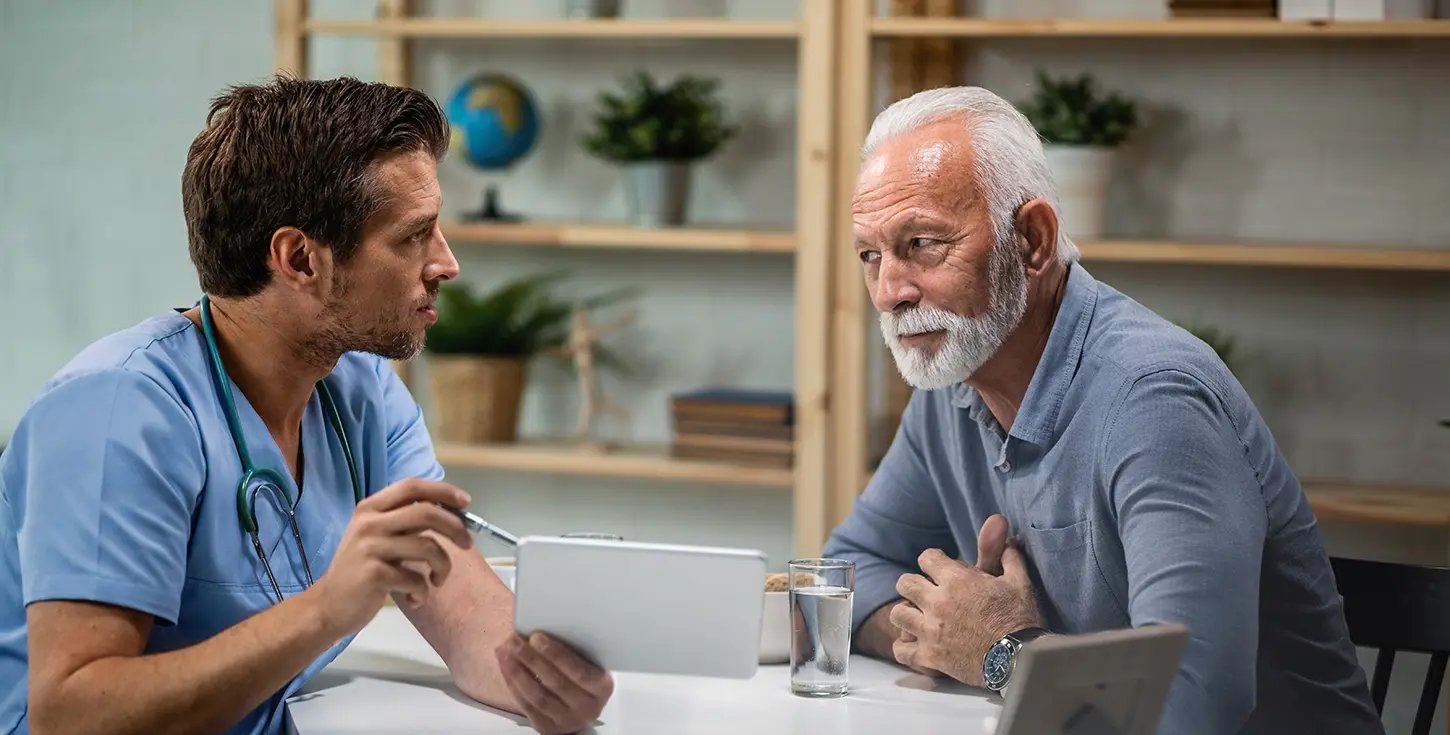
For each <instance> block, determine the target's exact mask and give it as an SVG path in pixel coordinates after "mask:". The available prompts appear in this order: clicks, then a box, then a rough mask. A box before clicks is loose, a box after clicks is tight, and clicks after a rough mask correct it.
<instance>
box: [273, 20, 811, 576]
mask: <svg viewBox="0 0 1450 735" xmlns="http://www.w3.org/2000/svg"><path fill="white" fill-rule="evenodd" d="M273 2H274V6H275V12H276V16H275V17H276V23H275V32H276V67H277V69H278V70H282V71H288V72H291V73H293V74H296V75H298V76H303V77H305V76H307V67H308V41H309V39H311V38H312V37H315V36H319V35H333V36H336V35H351V36H368V37H373V38H376V39H377V40H378V47H379V55H378V79H379V80H381V81H384V82H387V83H390V84H400V85H406V84H410V83H413V81H414V80H413V74H412V69H411V64H410V59H411V53H410V52H411V50H412V45H413V44H415V43H420V42H427V41H429V40H434V39H473V40H506V39H517V40H520V41H548V40H560V39H569V40H573V39H599V40H601V41H619V42H622V43H628V42H633V41H640V40H674V41H682V42H691V43H694V42H712V43H713V42H751V43H755V42H772V43H779V42H784V43H790V44H794V45H795V48H796V77H797V84H798V103H797V116H796V121H795V132H796V166H795V169H796V179H795V187H796V191H798V192H810V193H811V195H810V196H798V197H796V211H795V223H794V227H792V228H790V229H749V228H725V227H720V228H708V227H684V228H665V229H653V230H647V229H640V228H634V227H629V226H624V225H610V224H594V223H546V222H520V223H508V224H502V223H487V224H485V223H465V222H452V223H445V224H444V225H443V231H444V235H445V236H446V237H448V238H449V239H450V240H452V241H453V242H454V243H455V244H457V245H498V246H511V245H512V246H546V247H568V248H616V249H642V250H650V249H654V250H677V251H686V252H739V253H767V254H780V255H785V256H790V257H793V260H794V265H795V267H794V276H795V302H796V306H795V314H794V326H795V338H796V342H795V367H794V373H795V375H794V380H793V383H794V385H793V390H794V394H795V421H796V423H795V436H796V453H795V467H794V469H791V470H781V469H763V468H757V467H748V466H741V465H732V464H720V463H712V462H702V461H695V460H682V459H676V458H673V457H670V456H669V455H668V450H667V449H666V448H665V447H662V446H648V445H643V446H639V445H637V446H626V447H622V448H620V449H619V450H617V451H611V452H606V453H599V452H591V451H589V450H586V449H581V448H579V447H577V446H570V445H567V444H564V443H551V442H523V443H518V444H510V445H484V446H459V445H452V444H447V443H440V444H438V445H437V452H438V457H439V460H440V461H442V462H443V463H444V464H445V465H453V466H460V467H479V468H487V469H495V470H508V471H521V472H548V473H554V474H563V475H586V476H595V477H624V478H634V479H649V480H660V481H673V482H691V483H708V484H717V485H736V486H758V487H776V488H782V489H788V490H789V491H790V492H791V503H792V510H793V530H794V537H795V538H794V545H795V548H796V550H797V551H798V552H799V554H800V555H802V556H810V555H815V554H818V553H819V552H820V548H821V545H822V544H823V543H824V542H825V539H826V536H827V534H829V532H830V530H831V528H832V525H831V519H832V517H833V513H832V512H831V511H830V510H829V509H828V507H827V503H828V502H829V492H828V490H829V488H830V487H831V482H832V481H831V478H832V477H833V466H834V465H833V463H832V462H831V461H828V455H829V449H830V444H829V443H830V437H831V435H832V431H833V427H834V421H833V420H832V418H831V401H830V400H829V389H830V379H831V374H830V370H829V364H830V362H829V360H830V346H831V343H830V337H829V328H830V322H831V314H832V312H831V303H830V299H831V293H832V286H831V277H832V270H831V253H832V250H833V248H832V244H833V242H834V240H833V226H834V222H835V209H834V202H835V199H834V196H833V194H834V190H835V189H834V187H835V184H836V178H835V176H834V159H833V158H832V156H833V155H834V152H835V151H836V145H835V140H836V139H835V124H834V123H835V119H834V114H835V81H834V80H835V74H834V71H835V65H836V39H837V29H836V22H837V14H838V12H839V9H840V5H839V4H838V2H837V0H801V3H800V8H801V12H800V16H799V17H798V18H796V19H792V20H781V21H777V20H745V19H741V20H734V19H718V20H717V19H660V20H634V19H628V18H621V19H612V20H567V19H559V20H540V21H509V20H490V19H486V18H438V17H417V16H415V15H414V14H413V10H414V6H413V3H412V2H410V0H377V5H376V7H377V14H376V17H375V18H373V19H369V20H329V19H320V18H312V17H310V16H309V13H308V2H307V0H273Z"/></svg>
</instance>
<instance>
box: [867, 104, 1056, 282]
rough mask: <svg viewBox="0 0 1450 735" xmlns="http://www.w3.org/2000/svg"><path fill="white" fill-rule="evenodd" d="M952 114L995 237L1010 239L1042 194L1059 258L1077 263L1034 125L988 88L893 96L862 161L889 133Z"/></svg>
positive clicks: (873, 126) (874, 126)
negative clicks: (1020, 215) (1053, 219)
mask: <svg viewBox="0 0 1450 735" xmlns="http://www.w3.org/2000/svg"><path fill="white" fill-rule="evenodd" d="M953 118H955V119H959V120H960V121H961V122H962V124H963V125H964V126H965V127H966V130H967V133H968V134H969V135H970V136H971V140H972V143H973V146H972V148H973V156H972V158H973V162H974V164H973V166H974V168H975V173H976V176H977V181H978V182H979V184H980V186H981V189H982V193H983V195H985V196H986V198H987V206H988V207H989V214H990V216H991V219H992V226H993V227H994V228H995V230H996V232H995V234H996V237H997V240H998V242H1002V241H1007V240H1009V239H1010V237H1011V233H1012V231H1013V227H1012V221H1013V219H1014V217H1015V216H1016V214H1017V208H1018V207H1021V206H1022V205H1023V204H1026V203H1027V202H1029V201H1032V200H1033V199H1045V200H1047V203H1048V204H1051V205H1052V209H1053V211H1054V212H1056V213H1057V220H1058V228H1057V259H1058V260H1059V261H1060V262H1062V263H1063V264H1070V263H1074V262H1076V261H1077V259H1078V257H1079V256H1080V254H1081V253H1080V251H1079V250H1078V247H1077V243H1074V242H1073V241H1072V238H1070V237H1068V235H1067V227H1066V225H1065V224H1064V223H1063V222H1062V203H1061V201H1060V199H1059V198H1058V195H1057V183H1056V182H1055V181H1053V178H1052V172H1051V171H1050V170H1048V168H1047V158H1046V157H1045V156H1044V155H1043V153H1042V140H1041V138H1039V137H1038V135H1037V130H1036V129H1035V128H1033V127H1032V123H1031V122H1029V121H1028V120H1027V117H1026V116H1025V115H1023V114H1022V113H1021V112H1018V110H1017V108H1015V107H1013V106H1012V104H1011V103H1009V102H1008V101H1006V100H1004V99H1002V98H1001V97H999V96H997V95H996V94H993V93H992V92H990V91H988V90H986V89H983V88H981V87H941V88H939V89H928V90H926V91H924V92H917V93H916V94H914V95H912V96H910V97H907V98H905V99H901V100H897V101H896V102H895V103H893V104H892V105H891V106H890V107H887V108H886V109H885V110H882V111H881V114H879V115H877V116H876V120H875V122H873V123H871V132H870V133H868V134H867V135H866V142H865V143H863V144H862V145H861V160H863V161H864V160H865V159H867V158H869V157H870V156H871V154H872V153H873V152H874V151H875V150H876V148H877V147H878V146H880V145H881V144H882V143H883V142H885V141H887V140H889V139H891V138H894V137H896V136H898V135H901V134H903V133H907V132H909V131H912V130H915V129H917V128H920V127H922V126H925V125H929V124H931V123H934V122H939V121H941V120H947V119H953Z"/></svg>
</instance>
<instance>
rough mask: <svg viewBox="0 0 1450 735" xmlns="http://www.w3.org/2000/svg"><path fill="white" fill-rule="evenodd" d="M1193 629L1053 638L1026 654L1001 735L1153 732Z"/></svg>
mask: <svg viewBox="0 0 1450 735" xmlns="http://www.w3.org/2000/svg"><path fill="white" fill-rule="evenodd" d="M1187 644H1188V628H1185V627H1184V626H1182V625H1178V624H1172V625H1152V626H1144V627H1141V628H1131V629H1128V630H1112V631H1105V632H1102V633H1089V634H1085V635H1067V636H1049V637H1047V638H1041V639H1038V640H1037V641H1034V642H1032V643H1031V644H1029V645H1028V646H1027V647H1025V648H1023V649H1022V658H1021V660H1020V661H1018V662H1017V669H1016V670H1015V671H1013V672H1012V682H1011V684H1010V685H1009V686H1008V687H1007V704H1006V706H1005V707H1003V708H1002V715H1001V718H1000V719H999V720H998V721H997V735H1027V734H1028V733H1031V734H1032V735H1038V734H1040V733H1063V735H1152V734H1153V733H1156V732H1157V731H1158V720H1159V718H1160V717H1161V716H1162V713H1163V702H1164V700H1166V699H1167V698H1168V689H1169V687H1171V686H1172V684H1173V677H1174V676H1175V675H1176V674H1177V673H1178V661H1179V659H1180V658H1181V657H1182V655H1183V648H1184V646H1186V645H1187Z"/></svg>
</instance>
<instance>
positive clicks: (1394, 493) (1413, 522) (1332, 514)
mask: <svg viewBox="0 0 1450 735" xmlns="http://www.w3.org/2000/svg"><path fill="white" fill-rule="evenodd" d="M1304 494H1305V495H1306V496H1308V498H1309V507H1310V508H1312V509H1313V510H1314V515H1315V516H1316V517H1317V518H1319V520H1321V521H1348V522H1351V523H1389V524H1396V525H1404V526H1434V527H1450V488H1434V487H1409V486H1393V485H1391V486H1371V485H1354V484H1349V483H1333V482H1308V481H1306V482H1305V483H1304Z"/></svg>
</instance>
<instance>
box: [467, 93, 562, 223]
mask: <svg viewBox="0 0 1450 735" xmlns="http://www.w3.org/2000/svg"><path fill="white" fill-rule="evenodd" d="M447 114H448V122H449V125H450V126H451V128H452V132H451V135H452V139H451V141H450V146H451V147H452V150H453V151H454V152H455V153H456V154H458V155H462V156H463V159H464V160H465V161H467V162H468V163H469V165H471V166H473V167H475V168H478V169H480V170H483V171H489V172H494V171H503V170H505V169H507V168H508V167H509V166H511V165H513V164H514V163H515V162H517V161H518V160H519V159H520V158H523V157H524V156H526V155H528V153H529V151H530V150H531V149H532V148H533V147H534V142H535V141H536V140H537V139H538V137H539V113H538V107H537V106H536V105H535V104H534V100H533V97H532V95H530V94H529V91H528V89H526V88H525V87H524V86H523V85H522V84H520V83H519V82H518V81H517V80H515V79H513V78H511V77H509V76H506V75H503V74H479V75H477V76H475V77H473V78H471V79H469V80H468V81H466V82H464V83H463V84H460V85H459V86H458V88H457V89H456V90H454V92H453V96H452V97H450V98H449V100H448V106H447ZM465 218H466V219H471V220H517V219H519V216H518V215H514V214H505V213H503V212H502V211H501V210H500V209H499V204H498V187H497V185H495V184H489V185H488V186H487V187H486V188H485V190H484V196H483V208H482V209H481V210H479V211H476V212H470V213H467V214H466V215H465Z"/></svg>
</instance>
